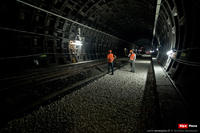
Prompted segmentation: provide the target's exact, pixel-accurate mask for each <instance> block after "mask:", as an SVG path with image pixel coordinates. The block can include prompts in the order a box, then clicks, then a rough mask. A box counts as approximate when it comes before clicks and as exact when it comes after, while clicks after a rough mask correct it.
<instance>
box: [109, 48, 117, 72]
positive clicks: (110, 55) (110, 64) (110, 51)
mask: <svg viewBox="0 0 200 133" xmlns="http://www.w3.org/2000/svg"><path fill="white" fill-rule="evenodd" d="M115 58H116V56H115V55H114V54H113V53H112V50H108V55H107V60H108V74H109V73H110V67H111V69H112V75H113V74H114V70H113V67H114V64H113V61H114V60H115Z"/></svg>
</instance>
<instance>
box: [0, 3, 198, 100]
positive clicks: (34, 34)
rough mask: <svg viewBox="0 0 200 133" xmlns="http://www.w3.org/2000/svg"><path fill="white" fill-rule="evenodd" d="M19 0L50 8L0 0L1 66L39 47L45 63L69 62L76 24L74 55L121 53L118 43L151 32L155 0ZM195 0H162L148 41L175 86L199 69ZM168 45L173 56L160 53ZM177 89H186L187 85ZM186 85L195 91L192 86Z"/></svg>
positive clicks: (35, 53)
mask: <svg viewBox="0 0 200 133" xmlns="http://www.w3.org/2000/svg"><path fill="white" fill-rule="evenodd" d="M23 1H24V2H28V3H30V4H32V5H34V6H36V7H39V8H42V9H45V10H47V11H49V12H52V14H50V13H48V12H43V11H40V10H37V9H34V8H31V7H30V6H27V5H24V4H23V3H20V2H19V0H17V1H16V2H15V3H12V2H7V1H6V0H3V1H1V3H2V5H1V10H0V13H1V14H0V15H1V16H2V18H5V19H3V20H2V21H1V22H0V30H1V41H2V45H3V46H2V49H1V50H0V51H1V52H0V53H1V56H2V57H1V63H2V65H1V66H4V68H5V69H6V68H7V67H8V68H9V69H16V70H18V69H22V70H23V69H26V68H32V65H33V59H38V58H40V57H39V56H40V55H41V54H45V53H46V54H48V53H49V55H48V58H47V65H52V64H54V65H55V64H56V65H60V64H66V63H71V59H70V58H71V57H70V55H69V47H68V42H69V40H75V39H76V36H77V34H78V30H79V29H80V32H81V36H82V37H83V38H84V44H85V46H83V49H82V50H81V53H80V54H81V57H80V60H79V61H82V60H83V61H86V60H92V59H104V58H105V55H106V53H107V50H108V49H113V51H114V52H116V54H117V56H123V55H124V48H127V49H131V48H133V47H136V46H137V45H139V44H141V43H143V40H144V39H147V40H151V39H152V36H153V35H152V33H153V23H154V17H155V10H156V0H148V1H146V0H92V1H90V0H81V1H80V0H64V1H60V0H54V1H53V0H51V1H49V0H39V1H32V0H23ZM199 5H200V4H199V2H198V1H195V0H190V1H189V0H163V1H162V4H161V9H160V14H159V15H160V16H159V17H158V21H157V25H156V26H157V27H156V33H155V36H154V38H153V45H149V47H152V48H157V47H159V55H158V56H157V57H158V59H160V60H161V64H162V65H163V66H164V68H165V70H166V72H167V73H168V74H169V75H170V76H171V78H172V79H173V80H174V82H175V83H176V84H177V86H180V88H187V87H192V88H195V87H194V86H195V85H198V78H196V77H195V76H194V75H197V74H200V72H199V62H200V55H199V52H198V51H199V49H200V47H199V43H198V42H199V40H198V39H199V35H198V32H199V30H200V26H199V25H198V24H199V22H200V20H199V15H198V12H199V7H200V6H199ZM3 6H4V7H3ZM13 9H15V10H16V12H15V13H14V12H13ZM4 12H7V14H6V15H5V14H4ZM53 13H55V14H57V16H56V15H53ZM13 14H15V15H13ZM58 15H59V16H62V17H58ZM64 18H66V19H64ZM69 19H70V20H71V21H70V20H69ZM84 25H85V26H84ZM129 42H131V43H129ZM13 44H14V45H13ZM149 44H151V43H149ZM170 49H175V50H176V54H177V55H176V58H174V59H172V58H169V57H168V56H167V55H166V52H167V51H168V50H170ZM10 57H11V58H10ZM12 57H13V58H12ZM18 57H23V58H18ZM13 60H14V61H13ZM191 84H192V85H191ZM183 91H185V92H184V93H188V89H183ZM192 91H193V92H189V93H192V95H195V92H196V90H195V89H192ZM192 100H193V99H192ZM192 100H191V101H192Z"/></svg>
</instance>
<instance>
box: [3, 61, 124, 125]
mask: <svg viewBox="0 0 200 133" xmlns="http://www.w3.org/2000/svg"><path fill="white" fill-rule="evenodd" d="M124 62H127V60H126V59H125V60H124V59H119V60H118V61H117V62H116V63H115V64H116V65H115V66H116V68H118V67H120V66H121V65H122V64H123V63H124ZM116 68H115V69H116ZM106 72H107V63H106V62H105V61H91V62H87V63H80V64H79V63H77V64H70V65H63V66H57V67H52V68H48V69H47V70H46V69H38V70H32V71H26V72H24V73H21V74H19V75H17V74H14V75H12V76H11V75H9V77H3V78H2V77H1V79H0V83H1V86H2V87H1V89H0V105H1V107H3V108H2V109H1V111H0V115H2V116H1V118H3V119H1V120H2V121H1V123H4V122H5V121H8V120H10V119H12V118H14V117H16V116H18V115H20V114H23V113H24V112H26V111H29V110H32V109H33V108H35V107H37V106H39V105H41V104H43V103H45V102H47V101H49V100H51V99H53V98H55V97H57V96H61V95H63V94H65V93H66V92H71V91H74V90H76V89H75V88H77V87H79V86H82V85H84V84H87V83H88V82H90V81H92V80H94V79H97V78H99V77H101V76H103V75H105V74H106Z"/></svg>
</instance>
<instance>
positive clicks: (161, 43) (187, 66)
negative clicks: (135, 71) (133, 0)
mask: <svg viewBox="0 0 200 133" xmlns="http://www.w3.org/2000/svg"><path fill="white" fill-rule="evenodd" d="M199 9H200V2H199V1H195V0H191V1H187V0H165V1H162V4H161V9H160V15H159V18H158V23H157V27H156V40H158V43H157V47H158V48H159V54H158V56H157V57H158V60H159V62H160V63H161V64H162V65H163V66H164V68H165V70H166V72H167V73H168V74H169V75H170V76H171V78H172V79H173V81H174V82H175V84H176V85H177V87H179V88H180V90H181V92H182V93H183V95H184V96H185V97H186V98H187V100H189V101H190V102H191V103H193V102H194V103H195V101H197V100H196V99H197V97H198V96H197V86H199V84H198V82H199V81H198V78H197V75H199V74H200V64H199V62H200V53H199V50H200V45H199V33H198V32H199V31H200V25H199V23H200V19H199V15H198V12H199ZM169 50H173V53H172V54H170V55H167V54H166V53H167V52H168V51H169Z"/></svg>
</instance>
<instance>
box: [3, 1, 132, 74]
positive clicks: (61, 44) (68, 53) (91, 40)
mask: <svg viewBox="0 0 200 133" xmlns="http://www.w3.org/2000/svg"><path fill="white" fill-rule="evenodd" d="M5 6H7V8H11V7H10V6H9V5H6V4H5ZM12 8H14V9H15V11H16V12H15V16H16V19H15V21H12V22H9V23H8V24H7V23H6V22H7V21H9V19H6V18H5V20H4V21H3V22H1V23H0V34H1V41H2V44H3V46H2V49H1V52H0V53H1V58H0V61H1V66H4V69H3V70H9V71H10V70H11V71H12V70H13V69H16V70H19V69H24V68H33V67H40V66H49V65H52V64H54V65H58V64H66V63H67V64H68V63H72V62H80V61H87V60H94V59H102V58H105V57H106V54H107V50H108V49H112V50H113V52H114V53H115V54H116V55H117V56H122V55H124V47H128V45H129V43H128V42H126V41H124V40H121V39H119V38H117V37H115V36H112V35H110V34H107V33H105V32H102V31H99V30H97V29H95V28H92V27H89V26H87V25H84V24H81V23H78V22H76V21H74V20H71V19H68V18H65V17H63V16H62V15H59V12H58V11H56V10H55V9H52V10H51V11H48V10H45V9H42V8H40V7H37V6H34V5H31V4H28V3H25V2H23V1H20V0H17V1H16V3H15V6H14V7H12ZM75 20H77V19H76V18H75ZM70 40H71V41H75V40H76V41H81V42H82V46H80V45H73V46H70V45H69V42H70ZM73 44H74V43H73ZM8 68H9V69H8Z"/></svg>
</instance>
